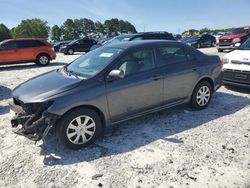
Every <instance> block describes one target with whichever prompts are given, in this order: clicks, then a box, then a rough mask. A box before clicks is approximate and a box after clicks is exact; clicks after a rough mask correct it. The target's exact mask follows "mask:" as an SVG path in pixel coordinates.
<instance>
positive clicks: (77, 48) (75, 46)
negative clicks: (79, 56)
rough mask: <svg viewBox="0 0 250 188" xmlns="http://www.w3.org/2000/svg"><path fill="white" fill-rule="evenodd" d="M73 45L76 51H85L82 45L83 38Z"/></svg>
mask: <svg viewBox="0 0 250 188" xmlns="http://www.w3.org/2000/svg"><path fill="white" fill-rule="evenodd" d="M72 47H73V48H74V51H75V52H82V51H83V47H82V40H77V41H76V42H75V43H74V44H73V45H72Z"/></svg>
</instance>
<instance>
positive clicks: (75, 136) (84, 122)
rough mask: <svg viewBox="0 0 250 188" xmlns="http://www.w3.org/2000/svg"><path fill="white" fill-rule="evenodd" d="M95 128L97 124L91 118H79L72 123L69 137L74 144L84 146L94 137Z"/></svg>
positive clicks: (68, 133) (68, 131)
mask: <svg viewBox="0 0 250 188" xmlns="http://www.w3.org/2000/svg"><path fill="white" fill-rule="evenodd" d="M95 128H96V126H95V122H94V120H93V119H92V118H91V117H89V116H86V115H82V116H78V117H76V118H75V119H73V120H72V121H71V122H70V124H69V126H68V128H67V137H68V139H69V141H70V142H72V143H73V144H84V143H86V142H88V141H89V140H90V139H91V138H92V137H93V135H94V133H95Z"/></svg>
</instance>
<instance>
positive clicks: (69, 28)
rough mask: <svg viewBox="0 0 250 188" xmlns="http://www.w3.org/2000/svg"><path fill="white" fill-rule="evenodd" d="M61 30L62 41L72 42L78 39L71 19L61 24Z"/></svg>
mask: <svg viewBox="0 0 250 188" xmlns="http://www.w3.org/2000/svg"><path fill="white" fill-rule="evenodd" d="M61 29H62V35H63V39H64V40H73V39H77V38H79V31H78V29H77V27H76V25H75V22H74V21H73V20H72V19H67V20H66V21H65V22H64V23H63V25H62V27H61Z"/></svg>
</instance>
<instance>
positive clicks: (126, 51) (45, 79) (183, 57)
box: [10, 41, 222, 149]
mask: <svg viewBox="0 0 250 188" xmlns="http://www.w3.org/2000/svg"><path fill="white" fill-rule="evenodd" d="M221 68H222V63H221V61H220V58H219V57H218V56H212V55H209V56H208V55H205V54H203V53H202V52H200V51H198V50H196V49H194V48H193V47H190V46H188V45H185V44H183V43H179V42H174V41H134V42H128V43H120V44H115V45H110V46H105V47H102V48H98V49H96V50H93V51H91V52H89V53H87V54H86V55H83V56H81V57H80V58H78V59H76V60H75V61H73V62H72V63H71V64H68V65H66V66H64V67H62V68H60V69H57V70H54V71H51V72H48V73H46V74H43V75H40V76H37V77H35V78H33V79H31V80H29V81H27V82H25V83H23V84H21V85H20V86H18V87H17V88H16V89H15V90H14V91H13V102H12V103H11V104H10V106H11V109H12V110H13V111H15V112H16V116H15V117H14V118H13V119H12V120H11V123H12V126H13V127H16V126H17V125H19V124H21V125H22V128H21V129H19V130H18V131H17V133H18V134H21V135H24V136H26V137H28V138H30V139H33V140H40V139H41V138H43V137H45V135H46V134H47V133H48V131H49V130H50V129H51V128H52V127H54V126H56V128H57V129H58V132H59V137H60V140H61V142H62V143H63V144H64V145H65V146H67V147H69V148H72V149H79V148H82V147H84V146H87V145H89V144H90V143H92V142H94V141H95V140H96V138H98V137H99V136H100V135H101V134H102V133H103V131H104V129H105V127H106V126H108V125H111V124H116V123H119V122H122V121H125V120H129V119H132V118H135V117H138V116H141V115H145V114H148V113H151V112H155V111H158V110H162V109H165V108H169V107H173V106H176V105H180V104H183V103H190V104H191V105H192V106H193V107H194V108H196V109H198V110H201V109H203V108H205V107H206V106H207V105H208V104H209V102H210V100H211V97H212V94H213V92H214V91H216V90H217V89H218V88H219V87H220V85H221V81H222V72H221Z"/></svg>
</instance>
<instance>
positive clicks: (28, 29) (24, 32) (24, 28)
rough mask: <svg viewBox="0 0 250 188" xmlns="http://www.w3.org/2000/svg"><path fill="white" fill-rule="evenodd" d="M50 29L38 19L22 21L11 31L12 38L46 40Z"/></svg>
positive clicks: (44, 22)
mask: <svg viewBox="0 0 250 188" xmlns="http://www.w3.org/2000/svg"><path fill="white" fill-rule="evenodd" d="M49 31H50V28H49V26H48V23H47V22H46V21H43V20H41V19H38V18H34V19H27V20H22V22H21V23H20V24H19V25H18V26H17V27H16V28H14V29H13V30H12V34H13V35H14V36H13V37H38V38H46V39H47V38H48V36H49Z"/></svg>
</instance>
